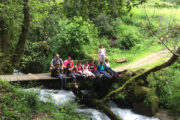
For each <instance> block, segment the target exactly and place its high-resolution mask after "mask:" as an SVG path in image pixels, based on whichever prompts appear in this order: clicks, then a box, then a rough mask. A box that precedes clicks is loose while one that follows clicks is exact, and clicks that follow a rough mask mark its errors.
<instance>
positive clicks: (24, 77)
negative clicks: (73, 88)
mask: <svg viewBox="0 0 180 120" xmlns="http://www.w3.org/2000/svg"><path fill="white" fill-rule="evenodd" d="M65 77H66V78H67V79H70V77H68V76H65ZM0 79H2V80H7V81H9V82H21V81H46V80H57V78H56V77H51V75H50V73H40V74H31V73H29V74H18V75H0Z"/></svg>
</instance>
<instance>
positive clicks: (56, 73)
mask: <svg viewBox="0 0 180 120" xmlns="http://www.w3.org/2000/svg"><path fill="white" fill-rule="evenodd" d="M59 66H60V63H59V62H57V63H56V67H55V68H53V69H52V70H51V77H57V78H58V79H59V80H60V81H61V89H66V78H65V77H64V76H62V75H61V74H60V67H59Z"/></svg>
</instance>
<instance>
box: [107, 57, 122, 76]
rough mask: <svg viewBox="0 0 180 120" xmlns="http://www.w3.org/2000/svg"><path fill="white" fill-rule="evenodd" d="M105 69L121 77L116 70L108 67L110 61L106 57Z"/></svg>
mask: <svg viewBox="0 0 180 120" xmlns="http://www.w3.org/2000/svg"><path fill="white" fill-rule="evenodd" d="M104 64H105V71H106V72H108V73H109V74H110V75H112V76H114V77H121V75H119V74H118V73H117V72H116V71H114V70H112V69H111V68H110V63H109V60H108V59H105V63H104Z"/></svg>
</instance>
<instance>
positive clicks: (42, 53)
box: [20, 41, 52, 73]
mask: <svg viewBox="0 0 180 120" xmlns="http://www.w3.org/2000/svg"><path fill="white" fill-rule="evenodd" d="M49 50H50V48H49V47H48V45H47V43H44V42H43V41H42V42H41V41H40V42H28V43H27V48H26V51H25V55H24V57H23V59H22V61H21V64H20V70H21V71H23V72H25V73H29V72H30V73H40V72H43V71H47V70H48V67H49V64H50V60H49V61H45V59H46V58H47V57H48V56H49ZM37 51H39V52H37ZM51 57H52V56H51Z"/></svg>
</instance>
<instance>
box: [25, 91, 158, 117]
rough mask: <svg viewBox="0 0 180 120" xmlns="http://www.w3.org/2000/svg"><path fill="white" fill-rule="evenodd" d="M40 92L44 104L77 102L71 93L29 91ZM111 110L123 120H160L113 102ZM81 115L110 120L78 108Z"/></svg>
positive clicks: (100, 114)
mask: <svg viewBox="0 0 180 120" xmlns="http://www.w3.org/2000/svg"><path fill="white" fill-rule="evenodd" d="M29 90H31V91H39V92H40V95H39V98H40V100H41V101H43V102H53V103H55V104H56V105H62V104H65V103H66V102H70V103H72V102H75V95H74V94H73V93H72V92H71V91H65V90H50V89H42V90H40V89H34V88H33V89H27V91H29ZM108 105H109V106H110V108H111V110H112V111H113V112H114V113H115V114H117V115H118V116H120V117H121V118H122V119H123V120H159V119H158V118H153V117H147V116H143V115H138V114H135V113H133V112H132V111H131V110H130V109H121V108H118V107H117V105H116V104H115V103H113V102H109V103H108ZM77 110H78V111H79V112H81V113H86V114H87V115H88V117H89V119H90V120H110V119H109V118H108V117H107V116H106V115H105V114H104V113H102V112H100V111H98V110H96V109H90V108H89V109H82V108H77Z"/></svg>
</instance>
